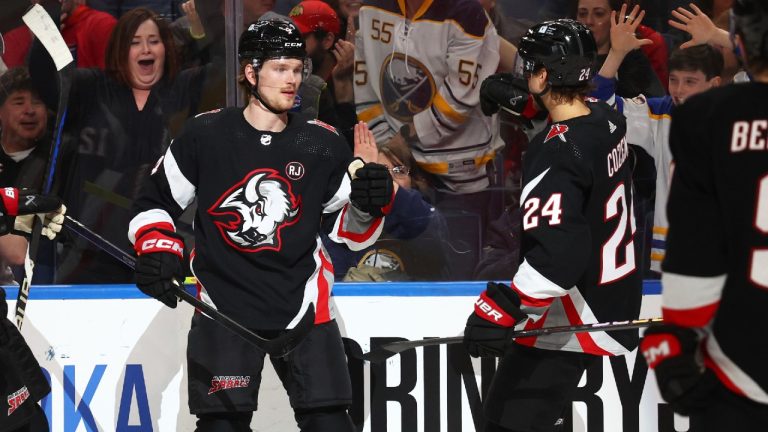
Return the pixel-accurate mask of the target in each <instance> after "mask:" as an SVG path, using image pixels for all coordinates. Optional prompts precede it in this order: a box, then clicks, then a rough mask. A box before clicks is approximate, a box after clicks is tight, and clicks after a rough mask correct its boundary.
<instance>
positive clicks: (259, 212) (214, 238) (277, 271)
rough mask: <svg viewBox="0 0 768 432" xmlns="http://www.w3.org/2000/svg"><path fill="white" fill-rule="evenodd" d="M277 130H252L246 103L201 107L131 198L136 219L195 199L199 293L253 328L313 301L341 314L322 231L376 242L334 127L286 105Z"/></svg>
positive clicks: (162, 219) (132, 231)
mask: <svg viewBox="0 0 768 432" xmlns="http://www.w3.org/2000/svg"><path fill="white" fill-rule="evenodd" d="M288 119H289V121H288V124H287V126H286V128H285V129H284V130H283V131H282V132H279V133H274V132H266V131H259V130H256V129H254V128H253V127H252V126H251V125H250V124H249V123H248V122H247V121H246V119H245V117H244V115H243V110H242V109H241V108H228V109H225V110H219V111H215V112H212V113H207V114H202V115H199V116H198V117H196V118H194V119H192V120H190V121H189V122H188V123H187V124H186V126H185V128H184V131H183V132H182V134H181V135H180V136H179V137H178V138H177V139H175V140H174V141H173V142H172V144H171V146H170V147H169V149H168V151H167V152H166V153H165V155H164V156H163V158H161V160H160V161H159V162H158V164H157V165H156V167H155V169H154V170H153V174H152V175H151V176H150V178H149V181H148V182H147V183H146V184H145V187H144V189H143V191H142V193H141V194H140V196H139V198H138V199H137V202H136V205H135V206H134V212H135V214H136V216H135V217H134V218H133V220H132V221H131V224H130V228H129V238H130V240H131V242H135V236H136V233H137V232H140V231H141V230H142V229H145V228H146V227H148V226H150V225H154V224H163V223H173V220H174V219H175V218H177V217H178V216H179V215H180V214H181V212H182V211H183V209H184V208H186V207H187V206H189V205H190V204H191V203H192V201H193V200H194V199H195V198H197V212H196V215H195V250H194V252H193V256H192V259H191V268H192V272H193V273H194V275H195V276H196V277H197V280H198V288H199V290H200V291H199V296H200V298H201V299H202V300H203V301H205V302H207V303H209V304H211V305H213V306H214V307H216V308H217V309H219V310H220V311H221V312H222V313H225V314H227V315H228V316H230V317H232V318H233V319H235V320H237V321H238V322H240V323H242V324H243V325H245V326H247V327H250V328H253V329H265V330H266V329H283V328H290V327H292V326H293V325H294V324H295V323H296V322H297V321H298V319H299V318H300V317H301V316H302V315H303V313H304V311H305V310H306V308H307V306H308V305H309V303H314V305H315V308H316V322H317V323H322V322H326V321H328V320H331V319H333V318H334V308H333V305H332V303H331V298H330V295H331V289H332V286H333V266H332V265H331V261H330V259H329V257H328V254H327V253H326V251H325V250H324V249H323V246H322V242H321V240H320V237H319V235H318V233H319V231H320V219H321V216H323V214H335V215H336V216H335V217H336V220H335V223H334V226H333V230H332V232H331V233H330V234H329V237H330V239H331V240H333V241H335V242H339V243H345V244H346V245H347V246H348V247H350V248H351V249H355V250H357V249H362V248H365V247H367V246H370V245H371V244H373V243H374V242H375V241H376V239H377V237H378V235H379V234H380V232H381V229H382V226H383V219H382V218H373V217H371V216H370V215H368V214H367V213H363V212H361V211H359V210H357V209H356V208H354V207H352V206H351V205H349V191H350V179H349V176H348V175H347V174H346V172H347V165H348V164H349V162H350V161H351V159H352V154H351V151H350V149H349V146H348V145H347V143H346V142H345V141H344V139H343V138H342V137H341V136H340V135H339V133H338V132H337V131H336V130H335V129H334V128H333V127H332V126H329V125H327V124H325V123H322V122H320V121H317V120H309V119H308V118H307V117H303V116H300V115H293V114H289V117H288Z"/></svg>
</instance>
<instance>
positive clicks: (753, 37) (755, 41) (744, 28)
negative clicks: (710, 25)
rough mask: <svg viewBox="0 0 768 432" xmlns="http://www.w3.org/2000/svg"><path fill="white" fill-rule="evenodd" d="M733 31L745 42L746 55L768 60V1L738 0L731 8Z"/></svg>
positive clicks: (746, 56)
mask: <svg viewBox="0 0 768 432" xmlns="http://www.w3.org/2000/svg"><path fill="white" fill-rule="evenodd" d="M731 18H732V22H731V31H732V32H734V33H736V34H738V35H739V36H740V37H741V40H742V42H743V44H744V49H745V50H746V51H747V52H746V53H744V57H745V58H747V59H749V58H750V57H752V58H762V59H764V60H768V2H766V1H765V0H736V1H734V2H733V8H732V9H731Z"/></svg>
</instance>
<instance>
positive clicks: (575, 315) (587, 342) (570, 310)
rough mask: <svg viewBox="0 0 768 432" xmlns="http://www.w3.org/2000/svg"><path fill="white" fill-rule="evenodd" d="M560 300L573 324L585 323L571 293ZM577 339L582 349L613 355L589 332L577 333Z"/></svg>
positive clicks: (590, 352)
mask: <svg viewBox="0 0 768 432" xmlns="http://www.w3.org/2000/svg"><path fill="white" fill-rule="evenodd" d="M560 301H561V302H562V303H563V309H564V310H565V315H566V316H567V317H568V322H569V323H570V324H571V325H580V324H584V322H583V321H582V320H581V316H580V315H579V311H578V310H576V306H575V305H574V304H573V300H572V299H571V297H570V296H569V295H564V296H562V297H560ZM576 340H578V341H579V345H581V349H582V350H583V351H584V352H585V353H588V354H595V355H601V356H612V355H613V354H611V353H610V352H608V351H606V350H604V349H602V348H600V346H598V345H597V343H595V340H594V339H592V335H590V334H589V333H576Z"/></svg>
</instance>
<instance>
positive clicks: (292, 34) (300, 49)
mask: <svg viewBox="0 0 768 432" xmlns="http://www.w3.org/2000/svg"><path fill="white" fill-rule="evenodd" d="M237 56H238V58H239V59H240V60H241V61H242V60H247V59H253V60H257V61H259V62H263V61H265V60H269V59H272V58H280V57H287V58H296V59H300V60H304V59H306V58H307V49H306V47H305V45H304V38H303V37H302V36H301V32H300V31H299V29H298V28H297V27H296V25H295V24H293V23H292V22H290V21H283V20H265V21H256V22H254V23H252V24H251V25H249V26H248V28H247V29H245V31H244V32H243V34H241V35H240V42H239V43H238V45H237Z"/></svg>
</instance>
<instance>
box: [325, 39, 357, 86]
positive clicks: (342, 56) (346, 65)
mask: <svg viewBox="0 0 768 432" xmlns="http://www.w3.org/2000/svg"><path fill="white" fill-rule="evenodd" d="M332 52H333V56H334V57H336V66H334V67H333V71H332V72H331V73H332V74H333V79H335V80H342V79H351V78H352V65H353V64H354V62H355V44H354V43H352V42H348V41H345V40H343V39H339V40H338V41H336V45H335V46H334V47H333V51H332Z"/></svg>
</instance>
